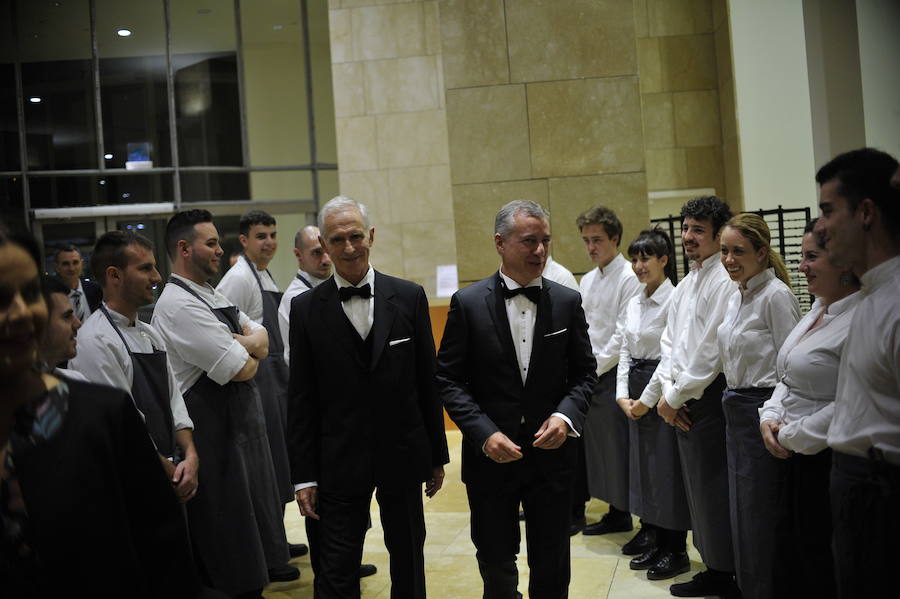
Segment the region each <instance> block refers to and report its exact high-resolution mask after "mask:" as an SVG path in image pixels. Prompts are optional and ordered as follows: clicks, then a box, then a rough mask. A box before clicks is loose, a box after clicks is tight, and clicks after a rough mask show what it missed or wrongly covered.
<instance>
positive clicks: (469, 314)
mask: <svg viewBox="0 0 900 599" xmlns="http://www.w3.org/2000/svg"><path fill="white" fill-rule="evenodd" d="M596 368H597V366H596V361H595V360H594V356H593V353H592V352H591V343H590V339H589V338H588V328H587V322H586V321H585V318H584V311H583V310H582V308H581V296H580V295H579V294H578V293H577V292H575V291H573V290H571V289H569V288H567V287H564V286H562V285H558V284H556V283H553V282H552V281H548V280H547V279H543V283H542V288H541V297H540V302H539V303H538V305H537V314H536V317H535V324H534V338H533V342H532V349H531V359H530V361H529V367H528V376H527V378H526V380H525V384H524V385H523V384H522V377H521V375H520V374H519V364H518V361H517V359H516V351H515V348H514V346H513V340H512V336H511V334H510V330H509V321H508V319H507V317H506V306H505V302H504V300H503V295H502V293H501V284H500V274H499V273H495V274H494V275H493V276H491V277H488V278H487V279H484V280H481V281H479V282H477V283H475V284H473V285H471V286H469V287H466V288H465V289H462V290H460V291H458V292H457V293H456V294H455V295H454V296H453V299H452V300H451V302H450V312H449V315H448V318H447V327H446V329H445V330H444V337H443V339H442V341H441V350H440V353H439V354H438V366H437V382H438V389H439V392H440V394H441V398H442V399H443V402H444V407H445V408H446V409H447V412H448V413H449V414H450V417H451V418H452V419H453V421H454V422H455V423H456V425H457V426H458V427H459V429H460V430H461V431H462V433H463V436H464V437H465V443H464V444H463V448H462V458H463V461H462V477H463V482H465V483H467V484H488V485H495V484H496V483H497V482H499V481H502V479H504V478H505V477H507V476H508V473H509V472H510V469H509V468H507V467H506V466H508V465H502V464H496V463H495V462H493V461H492V460H490V459H489V458H487V457H486V456H485V455H484V454H483V452H482V446H483V445H484V442H485V441H486V440H487V439H488V437H490V436H491V435H492V434H494V433H495V432H497V431H498V430H499V431H501V432H503V433H504V434H505V435H506V436H507V437H509V438H510V439H511V440H512V441H513V442H517V440H519V439H527V442H528V444H529V445H530V444H531V442H532V441H533V434H534V433H535V432H536V431H537V429H538V428H540V426H541V424H543V422H544V421H545V420H546V419H547V418H548V417H549V416H550V415H551V414H553V413H554V412H560V413H562V414H565V415H566V416H567V417H568V418H569V420H571V421H572V426H573V427H574V429H575V430H576V431H577V432H578V433H579V434H581V431H582V426H583V424H584V416H585V414H586V413H587V409H588V405H589V401H590V396H591V390H592V388H593V386H594V383H595V382H596V375H595V371H596ZM523 449H524V448H523ZM532 453H533V455H534V456H535V458H534V460H533V463H534V464H535V465H536V467H538V468H542V469H546V470H547V473H550V474H552V472H553V471H554V470H555V469H561V468H570V467H572V466H571V464H570V463H569V462H570V461H571V460H573V459H574V457H575V455H576V454H575V452H574V444H573V443H569V442H565V443H563V445H562V446H561V447H560V448H558V449H554V450H534V451H533V452H532Z"/></svg>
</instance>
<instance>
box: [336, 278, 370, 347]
mask: <svg viewBox="0 0 900 599" xmlns="http://www.w3.org/2000/svg"><path fill="white" fill-rule="evenodd" d="M334 283H335V285H337V288H338V289H340V288H342V287H364V286H365V285H367V284H368V285H369V290H370V291H371V292H372V297H370V298H368V299H364V298H361V297H359V296H358V295H357V296H354V297H351V298H350V299H349V300H347V301H346V302H341V307H342V308H343V309H344V314H346V315H347V318H348V319H350V322H351V324H353V328H354V329H356V332H357V333H359V336H360V337H361V338H362V339H365V338H366V337H368V336H369V331H371V330H372V323H374V322H375V269H374V268H372V265H371V264H370V265H369V270H368V271H366V275H365V276H364V277H363V278H362V280H361V281H360V282H359V283H357V284H356V285H354V284H352V283H351V282H350V281H348V280H347V279H345V278H344V277H342V276H341V275H339V274H338V273H337V271H335V273H334Z"/></svg>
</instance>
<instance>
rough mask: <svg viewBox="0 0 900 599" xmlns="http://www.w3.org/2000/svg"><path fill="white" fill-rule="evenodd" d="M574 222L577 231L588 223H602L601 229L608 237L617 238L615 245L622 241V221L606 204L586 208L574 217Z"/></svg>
mask: <svg viewBox="0 0 900 599" xmlns="http://www.w3.org/2000/svg"><path fill="white" fill-rule="evenodd" d="M575 224H576V225H578V230H579V231H581V230H582V229H584V228H585V227H586V226H588V225H603V230H604V231H606V236H607V237H609V238H610V239H612V238H613V237H616V238H618V240H617V241H616V246H618V245H619V244H620V243H622V221H620V220H619V217H618V216H616V213H615V212H613V211H612V210H610V209H609V208H607V207H606V206H594V207H592V208H588V209H587V210H585V211H584V212H582V213H581V214H579V215H578V218H576V219H575Z"/></svg>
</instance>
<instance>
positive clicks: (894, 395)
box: [828, 256, 900, 465]
mask: <svg viewBox="0 0 900 599" xmlns="http://www.w3.org/2000/svg"><path fill="white" fill-rule="evenodd" d="M860 281H861V282H862V289H861V290H860V291H859V294H860V300H859V304H858V305H857V307H856V311H855V312H854V314H853V319H852V321H851V324H850V332H849V333H848V334H847V341H846V342H845V344H844V353H843V354H842V355H841V366H840V370H839V371H838V383H837V393H836V395H835V398H834V416H833V417H832V419H831V427H830V428H829V429H828V446H829V447H831V448H832V449H834V450H835V451H839V452H841V453H845V454H849V455H854V456H858V457H865V456H867V455H868V450H869V449H870V448H875V449H878V450H881V452H883V454H884V457H885V459H886V460H887V461H888V462H890V463H891V464H894V465H900V256H895V257H894V258H891V259H890V260H887V261H885V262H882V263H881V264H879V265H878V266H876V267H875V268H872V269H870V270H869V271H868V272H866V273H865V274H864V275H863V276H862V277H860Z"/></svg>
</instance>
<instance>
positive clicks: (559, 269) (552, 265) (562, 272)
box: [542, 256, 581, 293]
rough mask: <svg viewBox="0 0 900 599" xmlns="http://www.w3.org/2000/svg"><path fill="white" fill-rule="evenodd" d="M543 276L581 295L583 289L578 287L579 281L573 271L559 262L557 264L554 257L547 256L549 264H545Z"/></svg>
mask: <svg viewBox="0 0 900 599" xmlns="http://www.w3.org/2000/svg"><path fill="white" fill-rule="evenodd" d="M542 276H543V277H544V278H545V279H549V280H551V281H553V282H554V283H559V284H560V285H565V286H566V287H568V288H569V289H572V290H573V291H577V292H579V293H581V288H580V287H578V281H576V280H575V275H573V274H572V271H571V270H569V269H568V268H566V267H565V266H563V265H562V264H560V263H559V262H556V261H555V260H554V259H553V257H552V256H547V262H546V263H545V264H544V272H543V273H542Z"/></svg>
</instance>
